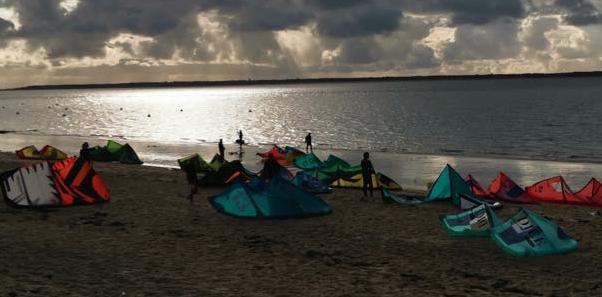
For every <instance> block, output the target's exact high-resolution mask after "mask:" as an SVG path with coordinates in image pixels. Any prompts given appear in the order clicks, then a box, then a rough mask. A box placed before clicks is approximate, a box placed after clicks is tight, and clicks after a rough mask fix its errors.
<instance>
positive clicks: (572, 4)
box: [556, 0, 602, 26]
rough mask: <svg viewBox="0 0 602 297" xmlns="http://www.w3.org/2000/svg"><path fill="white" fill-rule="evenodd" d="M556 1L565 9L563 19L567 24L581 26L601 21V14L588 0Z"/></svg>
mask: <svg viewBox="0 0 602 297" xmlns="http://www.w3.org/2000/svg"><path fill="white" fill-rule="evenodd" d="M556 3H557V4H558V6H560V7H562V8H564V9H566V10H567V12H568V13H567V14H566V15H565V19H566V21H567V22H568V23H569V24H572V25H577V26H582V25H590V24H598V23H602V14H600V11H599V10H598V8H597V7H596V6H595V5H594V4H593V3H592V2H591V1H589V0H557V2H556Z"/></svg>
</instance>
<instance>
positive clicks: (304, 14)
mask: <svg viewBox="0 0 602 297" xmlns="http://www.w3.org/2000/svg"><path fill="white" fill-rule="evenodd" d="M241 2H243V3H240V4H239V5H237V6H233V5H232V3H227V4H226V5H224V3H220V2H218V3H216V4H215V5H212V6H210V7H212V8H216V9H219V10H220V11H221V12H222V13H225V14H227V15H229V16H230V17H231V18H230V20H229V21H230V25H231V28H232V29H233V30H238V31H277V30H283V29H288V28H294V27H298V26H301V25H304V24H306V23H307V22H308V21H309V20H311V19H312V18H313V12H312V11H311V10H310V7H308V6H306V5H303V4H302V3H300V2H299V1H291V0H256V1H241Z"/></svg>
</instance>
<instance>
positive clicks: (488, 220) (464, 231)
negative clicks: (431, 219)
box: [439, 204, 502, 236]
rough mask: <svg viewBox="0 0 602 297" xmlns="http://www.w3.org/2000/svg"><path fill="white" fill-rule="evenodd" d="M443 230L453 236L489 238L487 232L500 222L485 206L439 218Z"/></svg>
mask: <svg viewBox="0 0 602 297" xmlns="http://www.w3.org/2000/svg"><path fill="white" fill-rule="evenodd" d="M439 219H440V220H441V224H442V225H443V229H445V231H447V233H449V234H451V235H454V236H489V230H490V228H492V227H493V226H497V225H499V224H501V223H502V222H501V221H500V220H499V219H498V218H497V216H496V215H495V213H494V211H493V210H492V209H491V208H490V207H489V206H487V205H486V204H481V205H478V206H476V207H473V208H471V209H469V210H467V211H464V212H461V213H459V214H454V215H442V216H440V217H439Z"/></svg>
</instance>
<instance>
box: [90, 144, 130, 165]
mask: <svg viewBox="0 0 602 297" xmlns="http://www.w3.org/2000/svg"><path fill="white" fill-rule="evenodd" d="M89 156H90V160H93V161H98V162H120V163H123V164H138V165H139V164H142V161H140V158H138V154H136V152H135V151H134V149H133V148H132V147H131V146H130V145H129V144H127V143H126V144H123V145H122V144H120V143H117V142H115V141H113V140H109V141H107V144H106V145H105V146H104V147H101V146H95V147H93V148H91V149H90V153H89Z"/></svg>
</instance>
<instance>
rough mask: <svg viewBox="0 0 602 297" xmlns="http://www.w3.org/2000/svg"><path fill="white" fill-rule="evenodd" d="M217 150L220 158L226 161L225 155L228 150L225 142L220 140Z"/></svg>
mask: <svg viewBox="0 0 602 297" xmlns="http://www.w3.org/2000/svg"><path fill="white" fill-rule="evenodd" d="M217 148H218V149H219V156H220V157H222V160H225V156H224V153H225V152H226V148H225V147H224V142H223V141H222V139H221V138H220V139H219V143H218V144H217Z"/></svg>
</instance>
